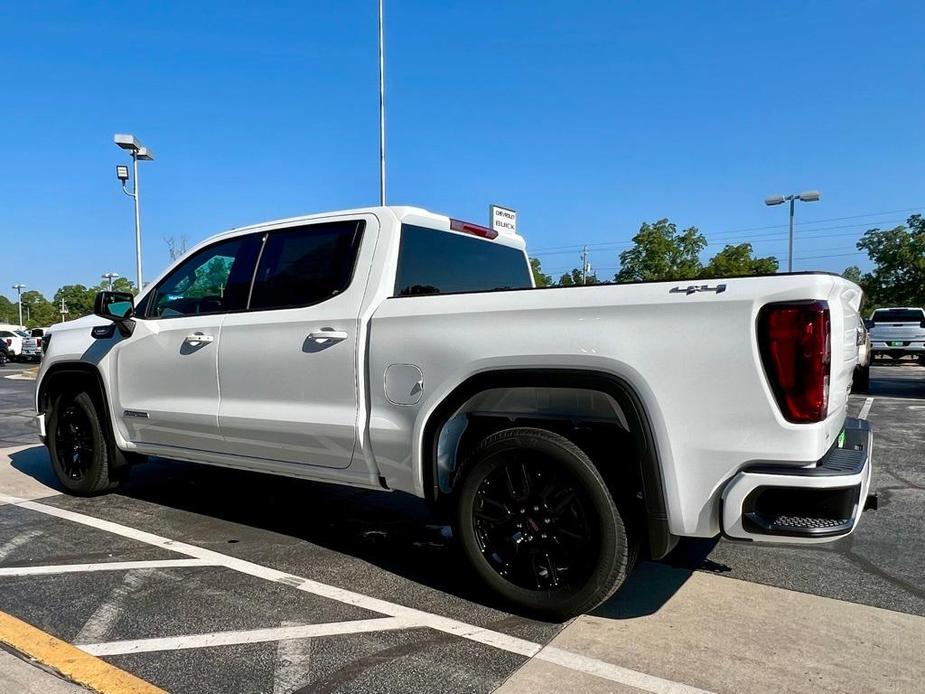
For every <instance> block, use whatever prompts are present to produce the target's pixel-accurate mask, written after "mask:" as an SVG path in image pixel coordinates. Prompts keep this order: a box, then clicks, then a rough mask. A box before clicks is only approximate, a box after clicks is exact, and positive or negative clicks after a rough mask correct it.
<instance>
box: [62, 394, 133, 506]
mask: <svg viewBox="0 0 925 694" xmlns="http://www.w3.org/2000/svg"><path fill="white" fill-rule="evenodd" d="M47 440H48V452H49V454H50V457H51V466H52V469H53V470H54V471H55V476H56V477H57V478H58V481H59V482H60V483H61V486H62V487H64V489H65V491H67V492H69V493H70V494H75V495H78V496H90V495H93V494H99V493H100V492H104V491H106V490H108V489H112V488H113V487H115V486H116V483H115V482H114V481H113V480H112V479H111V478H110V474H109V462H110V457H111V456H112V454H113V451H114V450H115V445H114V443H113V442H112V441H111V439H110V437H109V435H108V434H107V432H106V430H105V428H104V427H103V424H102V422H101V421H100V416H99V413H98V412H97V407H96V404H95V402H94V399H93V398H92V397H91V395H90V394H89V393H87V392H85V391H81V392H78V393H63V394H61V395H59V396H58V398H57V400H56V401H55V404H54V407H53V408H52V411H51V414H50V416H49V419H48V439H47Z"/></svg>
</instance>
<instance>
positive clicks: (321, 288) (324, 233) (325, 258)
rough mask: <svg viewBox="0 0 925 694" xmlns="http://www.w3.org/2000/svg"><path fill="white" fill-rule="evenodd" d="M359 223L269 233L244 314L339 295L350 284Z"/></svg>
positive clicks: (321, 225) (360, 230)
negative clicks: (248, 306)
mask: <svg viewBox="0 0 925 694" xmlns="http://www.w3.org/2000/svg"><path fill="white" fill-rule="evenodd" d="M365 224H366V223H365V222H364V221H363V220H351V221H344V222H326V223H322V224H307V225H305V226H300V227H293V228H291V229H280V230H278V231H271V232H269V235H268V237H267V240H266V242H265V244H264V247H263V251H262V252H261V254H260V262H259V263H258V265H257V274H256V275H255V276H254V288H253V291H252V292H251V300H250V309H251V310H252V311H265V310H269V309H280V308H296V307H300V306H311V305H312V304H317V303H320V302H322V301H325V300H326V299H330V298H331V297H332V296H336V295H338V294H340V293H342V292H343V291H344V290H345V289H347V287H349V286H350V282H351V280H352V279H353V271H354V268H355V266H356V260H357V254H358V252H359V248H360V240H361V239H362V236H363V228H364V226H365Z"/></svg>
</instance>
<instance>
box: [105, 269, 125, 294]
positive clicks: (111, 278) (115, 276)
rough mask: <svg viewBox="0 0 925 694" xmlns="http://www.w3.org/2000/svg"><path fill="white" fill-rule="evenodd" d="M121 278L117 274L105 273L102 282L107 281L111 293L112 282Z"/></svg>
mask: <svg viewBox="0 0 925 694" xmlns="http://www.w3.org/2000/svg"><path fill="white" fill-rule="evenodd" d="M121 276H122V275H120V274H119V273H118V272H107V273H106V274H104V275H103V279H104V280H109V291H112V281H113V280H115V279H119V278H120V277H121Z"/></svg>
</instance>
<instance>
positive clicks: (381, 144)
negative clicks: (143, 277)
mask: <svg viewBox="0 0 925 694" xmlns="http://www.w3.org/2000/svg"><path fill="white" fill-rule="evenodd" d="M382 4H383V0H379V204H380V205H385V46H384V43H385V39H384V36H383V30H382ZM139 273H140V271H139Z"/></svg>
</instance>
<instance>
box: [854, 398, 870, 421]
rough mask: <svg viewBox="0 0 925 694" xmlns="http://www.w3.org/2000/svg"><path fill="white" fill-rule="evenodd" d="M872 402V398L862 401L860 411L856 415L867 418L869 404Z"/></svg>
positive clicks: (859, 417)
mask: <svg viewBox="0 0 925 694" xmlns="http://www.w3.org/2000/svg"><path fill="white" fill-rule="evenodd" d="M873 404H874V399H873V398H867V399H866V400H865V401H864V404H863V405H862V406H861V413H860V414H859V415H858V419H867V415H869V414H870V406H871V405H873Z"/></svg>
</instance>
